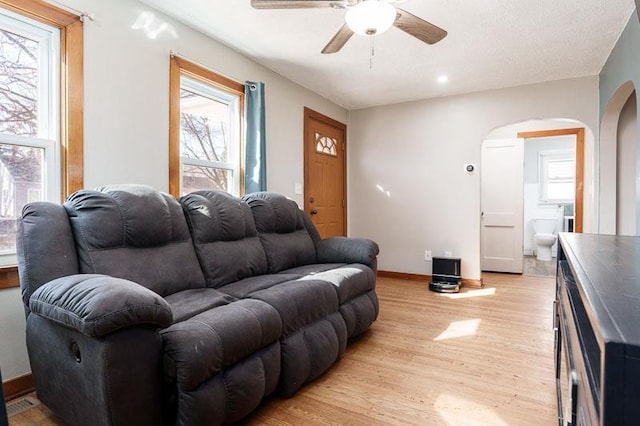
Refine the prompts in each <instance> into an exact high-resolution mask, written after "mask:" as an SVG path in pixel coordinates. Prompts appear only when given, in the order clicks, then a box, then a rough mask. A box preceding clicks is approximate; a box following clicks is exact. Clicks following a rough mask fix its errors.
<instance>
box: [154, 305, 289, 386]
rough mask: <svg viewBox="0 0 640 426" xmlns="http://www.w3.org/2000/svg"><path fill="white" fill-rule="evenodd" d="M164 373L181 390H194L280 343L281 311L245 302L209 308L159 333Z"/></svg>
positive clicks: (166, 378)
mask: <svg viewBox="0 0 640 426" xmlns="http://www.w3.org/2000/svg"><path fill="white" fill-rule="evenodd" d="M160 334H161V336H162V340H163V347H164V362H163V364H164V374H165V380H167V381H168V382H169V383H176V384H177V387H178V390H193V389H195V388H196V387H198V386H199V385H200V384H201V383H203V382H205V381H206V380H208V379H210V378H211V377H213V376H214V375H216V374H218V373H219V372H221V371H223V370H224V369H225V368H227V367H229V366H231V365H233V364H235V363H237V362H239V361H241V360H242V359H244V358H246V357H247V356H249V355H251V354H253V353H254V352H256V351H258V350H260V349H262V348H264V347H266V346H267V345H269V344H271V343H274V342H276V341H278V338H279V337H280V336H281V335H282V322H281V320H280V316H279V315H278V312H277V311H276V310H275V309H274V308H273V307H272V306H270V305H269V304H267V303H264V302H261V301H259V300H252V299H245V300H239V301H237V302H233V303H229V304H228V305H224V306H219V307H217V308H214V309H210V310H208V311H205V312H203V313H201V314H198V315H196V316H194V317H191V318H189V319H187V320H185V321H182V322H179V323H175V324H173V325H171V326H170V327H168V328H166V329H164V330H162V331H161V332H160Z"/></svg>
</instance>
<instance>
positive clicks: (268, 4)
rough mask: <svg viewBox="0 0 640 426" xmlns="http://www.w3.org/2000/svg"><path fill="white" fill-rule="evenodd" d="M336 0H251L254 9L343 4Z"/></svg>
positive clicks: (299, 7) (303, 7)
mask: <svg viewBox="0 0 640 426" xmlns="http://www.w3.org/2000/svg"><path fill="white" fill-rule="evenodd" d="M341 3H343V2H342V1H336V0H333V1H331V0H299V1H298V0H251V6H253V8H254V9H308V8H316V7H333V5H334V4H341Z"/></svg>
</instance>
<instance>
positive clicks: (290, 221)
mask: <svg viewBox="0 0 640 426" xmlns="http://www.w3.org/2000/svg"><path fill="white" fill-rule="evenodd" d="M243 200H244V201H245V202H246V203H247V204H248V205H249V207H251V212H252V213H253V218H254V220H255V222H256V228H257V230H258V235H259V236H260V241H261V242H262V246H263V247H264V251H265V253H266V254H267V264H268V269H269V272H271V273H275V272H279V271H282V270H284V269H289V268H294V267H296V266H302V265H308V264H310V263H315V261H316V247H315V244H314V242H313V240H312V238H311V235H310V234H309V231H308V229H307V227H306V226H305V220H304V212H303V211H302V210H300V209H299V208H298V205H297V204H296V203H295V202H294V201H292V200H289V199H287V198H286V197H284V196H283V195H280V194H275V193H272V192H256V193H253V194H249V195H245V197H244V198H243Z"/></svg>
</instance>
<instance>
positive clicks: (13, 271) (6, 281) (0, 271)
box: [0, 266, 20, 290]
mask: <svg viewBox="0 0 640 426" xmlns="http://www.w3.org/2000/svg"><path fill="white" fill-rule="evenodd" d="M15 287H20V278H19V277H18V266H2V267H0V290H2V289H6V288H15Z"/></svg>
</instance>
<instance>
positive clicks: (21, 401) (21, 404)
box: [7, 396, 40, 417]
mask: <svg viewBox="0 0 640 426" xmlns="http://www.w3.org/2000/svg"><path fill="white" fill-rule="evenodd" d="M37 405H40V401H38V400H37V399H36V398H33V397H30V396H26V397H24V398H18V399H14V400H13V401H9V402H7V415H8V416H9V417H11V416H15V415H16V414H20V413H22V412H23V411H27V410H28V409H30V408H33V407H35V406H37Z"/></svg>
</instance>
